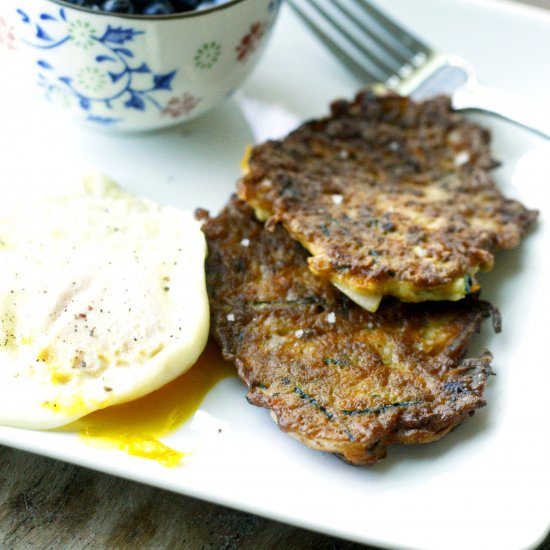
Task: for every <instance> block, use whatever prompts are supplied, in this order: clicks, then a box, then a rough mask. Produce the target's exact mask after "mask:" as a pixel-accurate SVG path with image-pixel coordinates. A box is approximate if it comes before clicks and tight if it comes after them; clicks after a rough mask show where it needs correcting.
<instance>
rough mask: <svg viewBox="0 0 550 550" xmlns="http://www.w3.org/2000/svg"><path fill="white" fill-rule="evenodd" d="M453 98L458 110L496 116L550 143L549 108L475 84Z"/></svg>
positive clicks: (469, 84) (456, 93) (468, 85)
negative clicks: (531, 131)
mask: <svg viewBox="0 0 550 550" xmlns="http://www.w3.org/2000/svg"><path fill="white" fill-rule="evenodd" d="M452 97H453V107H454V108H455V109H474V110H480V111H485V112H487V113H492V114H495V115H497V116H500V117H502V118H505V119H507V120H510V121H511V122H514V123H516V124H519V125H520V126H524V127H525V128H528V129H529V130H533V131H534V132H537V133H538V134H540V135H542V136H544V137H545V138H547V139H550V108H549V107H548V106H547V105H540V104H535V103H533V102H532V101H530V100H529V99H525V98H520V97H518V96H516V95H514V94H512V93H510V92H505V91H503V90H498V89H496V88H491V87H489V86H483V85H481V84H477V83H472V82H470V83H468V84H467V85H465V86H461V87H460V88H458V89H456V90H455V91H454V92H453V94H452Z"/></svg>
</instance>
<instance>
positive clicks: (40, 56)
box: [0, 0, 280, 131]
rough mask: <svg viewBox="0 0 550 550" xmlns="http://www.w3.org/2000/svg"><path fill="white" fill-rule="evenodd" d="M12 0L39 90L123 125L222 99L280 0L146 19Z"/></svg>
mask: <svg viewBox="0 0 550 550" xmlns="http://www.w3.org/2000/svg"><path fill="white" fill-rule="evenodd" d="M8 2H13V3H14V4H15V5H14V14H15V20H16V30H15V32H16V34H17V38H18V40H19V44H20V47H21V50H25V52H24V53H25V57H26V60H27V62H28V65H29V69H30V70H34V71H35V75H36V82H37V85H38V87H39V90H41V95H42V96H43V97H44V98H45V99H47V100H48V101H49V102H50V103H52V104H55V105H56V106H57V107H59V108H61V109H63V110H64V111H66V112H69V113H71V114H72V115H74V116H76V118H77V119H79V120H81V121H85V122H86V123H87V124H88V125H92V126H96V127H103V128H106V127H109V128H113V129H116V130H121V131H124V130H149V129H154V128H159V127H162V126H166V125H169V124H174V123H177V122H180V121H182V120H186V119H190V118H193V117H194V116H197V115H199V114H202V113H204V112H206V111H208V110H210V109H212V108H213V107H215V106H216V105H217V104H219V103H220V102H221V101H223V99H224V98H225V97H227V96H228V95H230V94H231V92H232V91H233V90H234V89H235V88H237V87H238V85H239V84H240V83H241V82H242V81H243V80H244V78H245V77H246V76H247V74H248V73H249V72H250V70H251V68H252V66H253V65H254V62H255V60H257V58H258V57H259V54H260V52H261V50H262V48H263V46H264V45H265V39H266V37H267V35H268V34H269V31H270V30H271V27H272V26H273V23H274V21H275V18H276V16H277V12H278V10H279V7H280V0H242V1H241V2H240V3H237V4H235V5H232V6H228V8H227V9H219V10H215V11H212V12H210V13H209V12H203V13H201V14H199V15H197V16H195V17H187V18H186V17H173V18H165V19H158V18H157V19H155V18H149V19H145V18H138V17H134V18H132V17H121V16H112V15H108V14H98V13H93V12H88V11H85V10H79V9H77V8H72V7H70V6H64V5H60V4H58V3H56V2H52V1H50V0H8ZM0 28H1V27H0ZM4 34H6V33H4ZM0 36H3V35H0Z"/></svg>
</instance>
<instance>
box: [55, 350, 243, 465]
mask: <svg viewBox="0 0 550 550" xmlns="http://www.w3.org/2000/svg"><path fill="white" fill-rule="evenodd" d="M234 375H235V368H234V367H233V366H232V365H231V364H230V363H228V362H227V361H224V360H223V358H222V356H221V353H220V351H219V349H218V347H217V346H216V345H215V344H212V343H209V344H208V345H207V347H206V349H205V350H204V352H203V353H202V355H201V356H200V357H199V359H198V361H197V362H196V363H195V365H194V366H193V367H191V369H189V370H188V371H187V372H186V373H184V374H183V375H182V376H180V377H179V378H177V379H176V380H174V381H172V382H170V383H169V384H167V385H165V386H163V387H162V388H160V389H159V390H157V391H155V392H153V393H150V394H149V395H146V396H144V397H141V398H140V399H136V400H135V401H131V402H129V403H124V404H122V405H115V406H113V407H108V408H106V409H102V410H100V411H96V412H94V413H92V414H89V415H88V416H85V417H84V418H81V419H80V420H78V421H77V422H74V423H73V424H71V425H70V426H69V427H67V428H65V430H64V431H67V430H69V431H71V432H74V431H77V432H78V433H79V434H80V436H81V437H83V438H84V439H85V440H86V442H87V443H89V444H91V445H93V446H95V447H101V448H116V449H120V450H122V451H124V452H126V453H129V454H131V455H134V456H139V457H143V458H148V459H151V460H156V461H157V462H159V463H160V464H162V465H163V466H168V467H171V466H176V465H177V464H179V463H180V462H181V460H182V459H183V458H184V457H185V455H186V454H188V453H184V452H180V451H177V450H175V449H172V448H170V447H168V446H167V445H165V444H164V443H162V442H161V441H160V439H159V438H160V437H163V436H166V435H168V434H170V433H171V432H173V431H174V430H175V429H176V428H178V427H179V426H181V425H182V424H183V423H184V422H185V421H186V420H188V419H189V418H190V417H191V416H192V415H193V413H195V412H196V411H197V409H198V408H199V406H200V404H201V402H202V400H203V399H204V397H205V396H206V394H207V393H208V392H209V391H210V389H212V388H213V387H214V385H215V384H216V383H217V382H219V381H220V380H223V379H224V378H227V377H229V376H234Z"/></svg>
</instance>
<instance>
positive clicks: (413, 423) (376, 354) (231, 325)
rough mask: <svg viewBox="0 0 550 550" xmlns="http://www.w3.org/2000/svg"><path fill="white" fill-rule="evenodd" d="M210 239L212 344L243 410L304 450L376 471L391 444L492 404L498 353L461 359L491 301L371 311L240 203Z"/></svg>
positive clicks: (437, 431) (441, 429)
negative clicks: (237, 388) (239, 390)
mask: <svg viewBox="0 0 550 550" xmlns="http://www.w3.org/2000/svg"><path fill="white" fill-rule="evenodd" d="M203 216H204V217H206V214H205V213H203ZM203 231H204V232H205V234H206V237H207V241H208V246H209V254H208V258H207V262H206V273H207V288H208V293H209V298H210V306H211V315H212V317H211V318H212V321H211V322H212V326H211V328H212V331H213V334H214V336H215V338H216V339H217V340H218V342H219V343H220V345H221V347H222V351H223V354H224V356H225V357H226V358H227V359H229V360H231V361H233V362H235V364H236V366H237V369H238V372H239V376H240V377H241V379H242V380H243V381H244V382H245V383H246V384H247V386H248V390H249V391H248V395H247V398H248V401H249V402H250V403H252V404H253V405H257V406H260V407H265V408H267V409H270V410H271V411H272V415H273V416H274V418H275V419H276V421H277V423H278V425H279V427H280V428H281V430H283V431H284V432H286V433H288V434H289V435H291V436H293V437H295V438H296V439H298V440H299V441H301V442H302V443H304V444H305V445H307V446H309V447H311V448H313V449H317V450H321V451H327V452H330V453H336V454H337V455H338V456H339V457H340V458H342V459H343V460H345V461H346V462H349V463H351V464H357V465H366V464H371V463H373V462H376V461H377V460H379V459H381V458H383V457H384V456H385V455H386V447H387V446H388V445H391V444H394V443H427V442H429V441H434V440H437V439H439V438H440V437H442V436H443V435H445V434H446V433H447V432H448V431H449V430H451V429H453V428H454V427H455V426H457V425H458V424H460V423H461V422H462V420H463V419H464V418H465V417H466V416H468V415H469V414H471V413H472V412H473V411H474V410H475V409H476V408H478V407H481V406H482V405H484V404H485V402H484V400H483V397H482V393H483V390H484V387H485V383H486V380H487V377H488V375H489V374H490V373H491V367H490V361H491V355H490V354H489V353H488V352H487V353H486V354H484V355H483V356H481V357H478V358H465V353H466V346H467V345H468V342H469V341H470V339H471V337H472V335H473V334H474V333H475V332H476V331H477V330H478V328H479V325H480V323H481V321H482V319H483V318H485V317H487V316H488V315H489V312H490V310H491V306H490V305H489V304H487V303H486V302H482V301H479V300H478V299H477V298H476V296H469V297H468V298H466V299H465V300H461V301H459V302H430V303H425V304H405V303H403V302H400V301H398V300H395V299H388V300H385V301H384V303H383V304H382V305H381V307H380V309H379V311H378V312H377V313H369V312H368V311H366V310H365V309H363V308H361V307H359V306H358V305H356V304H355V303H353V302H352V301H351V300H349V299H348V298H347V297H346V296H344V295H343V294H342V293H341V292H339V291H338V290H337V289H336V288H334V286H333V285H331V284H330V283H329V282H327V281H325V280H324V279H322V278H319V277H316V276H315V275H313V274H312V273H311V271H310V270H309V269H308V266H307V252H306V251H305V250H304V249H303V248H302V246H301V245H300V244H299V243H297V242H296V241H294V240H293V239H291V238H290V237H289V235H288V234H287V232H286V231H285V230H284V229H283V228H281V227H280V226H277V227H275V228H273V229H272V230H267V229H266V228H265V226H264V225H263V224H262V223H260V222H258V221H257V220H256V218H255V216H254V213H253V210H252V209H251V208H250V207H249V206H248V205H246V204H245V203H244V202H241V201H239V200H236V199H233V200H232V201H231V202H230V203H229V205H228V206H227V207H226V208H225V209H224V210H223V211H222V213H221V214H220V215H219V216H218V217H217V218H210V219H208V218H207V219H206V220H205V222H204V224H203Z"/></svg>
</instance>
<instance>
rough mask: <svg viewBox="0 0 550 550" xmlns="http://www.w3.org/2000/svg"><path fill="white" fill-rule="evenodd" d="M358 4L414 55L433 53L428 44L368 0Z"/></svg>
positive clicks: (362, 0)
mask: <svg viewBox="0 0 550 550" xmlns="http://www.w3.org/2000/svg"><path fill="white" fill-rule="evenodd" d="M356 2H357V4H358V6H360V7H361V9H363V10H365V12H367V13H368V14H369V15H370V16H371V17H372V18H373V19H374V20H376V21H377V22H378V23H379V25H380V26H381V27H382V28H383V29H385V30H386V32H387V33H388V34H389V35H390V36H393V37H394V38H395V40H396V42H398V43H400V44H402V45H403V46H405V47H407V48H408V49H409V50H410V52H411V53H412V54H415V53H417V52H422V53H423V54H425V55H429V54H430V53H431V52H432V49H431V48H430V47H429V46H428V45H427V44H425V43H424V42H422V41H421V40H420V39H418V38H416V37H415V36H413V35H412V34H411V33H410V32H409V31H407V30H405V29H404V28H403V27H401V26H400V25H398V24H397V23H396V22H395V21H392V20H391V19H389V18H388V17H387V16H386V15H384V14H383V13H382V12H381V11H380V10H378V9H377V8H375V7H374V6H373V5H372V4H371V3H370V2H368V1H367V0H356Z"/></svg>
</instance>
